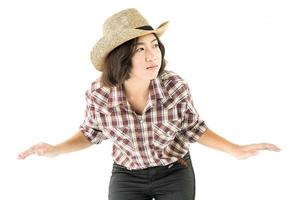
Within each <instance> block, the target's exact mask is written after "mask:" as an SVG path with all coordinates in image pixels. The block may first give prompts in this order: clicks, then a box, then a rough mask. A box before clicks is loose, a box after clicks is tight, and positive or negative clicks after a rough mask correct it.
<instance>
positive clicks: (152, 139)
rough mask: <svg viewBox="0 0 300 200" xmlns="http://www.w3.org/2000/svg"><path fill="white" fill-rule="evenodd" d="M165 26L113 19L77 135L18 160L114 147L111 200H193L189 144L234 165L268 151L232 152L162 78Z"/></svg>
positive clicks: (129, 14)
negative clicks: (224, 157) (106, 142)
mask: <svg viewBox="0 0 300 200" xmlns="http://www.w3.org/2000/svg"><path fill="white" fill-rule="evenodd" d="M167 25H168V22H165V23H162V24H161V25H160V26H159V27H158V28H157V29H155V30H154V29H153V28H152V27H151V26H149V24H148V22H147V21H146V19H145V18H144V17H143V16H142V15H141V14H140V13H139V12H138V11H137V10H136V9H126V10H123V11H121V12H119V13H116V14H114V15H113V16H111V17H110V18H108V19H107V20H106V22H105V23H104V26H103V37H102V38H101V39H100V40H99V41H98V42H97V43H96V45H95V46H94V48H93V50H92V52H91V60H92V63H93V65H94V66H95V67H96V69H98V70H99V71H101V72H102V74H101V77H100V78H99V79H98V80H96V81H94V82H93V83H92V85H91V88H90V89H89V90H87V92H86V100H87V106H86V112H85V119H84V121H83V123H82V124H81V125H80V128H79V131H78V133H76V134H75V135H74V136H73V137H71V138H70V139H68V140H66V141H64V142H62V143H60V144H57V145H50V144H47V143H40V144H36V145H34V146H32V147H30V148H29V149H27V150H25V151H24V152H22V153H20V154H19V158H20V159H24V158H26V157H27V156H29V155H31V154H36V155H40V156H50V157H52V156H57V155H59V154H63V153H67V152H73V151H77V150H81V149H84V148H87V147H89V146H91V145H92V144H99V143H101V142H102V141H103V140H106V139H111V140H112V141H113V150H112V157H113V160H114V164H113V170H112V176H111V180H110V185H109V199H110V200H120V199H122V200H126V199H128V200H129V199H130V200H131V199H145V200H146V199H147V200H151V199H153V198H155V199H156V200H168V199H170V200H171V199H172V200H193V199H194V198H195V175H194V171H193V165H192V162H191V157H190V154H189V144H190V143H192V142H198V143H200V144H203V145H206V146H208V147H211V148H213V149H218V150H221V151H224V152H227V153H229V154H231V155H233V156H234V157H236V158H238V159H244V158H247V157H250V156H253V155H256V154H257V153H258V152H259V151H260V150H272V151H279V148H278V147H276V146H275V145H273V144H269V143H260V144H250V145H237V144H234V143H231V142H229V141H227V140H226V139H224V138H222V137H220V136H218V135H217V134H216V133H214V132H213V131H212V130H210V129H209V128H208V127H207V126H206V124H205V123H204V121H203V120H202V119H201V118H200V117H199V114H198V112H197V110H196V109H195V107H194V105H193V101H192V98H191V94H190V90H189V87H188V85H187V83H186V82H185V81H184V80H183V79H182V78H181V77H180V76H179V75H177V74H176V73H174V72H172V71H168V70H165V67H166V62H165V59H164V55H165V48H164V46H163V44H162V43H161V41H160V40H159V37H160V36H161V35H162V34H163V33H164V31H165V30H166V28H167Z"/></svg>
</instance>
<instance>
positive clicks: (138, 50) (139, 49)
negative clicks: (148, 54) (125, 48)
mask: <svg viewBox="0 0 300 200" xmlns="http://www.w3.org/2000/svg"><path fill="white" fill-rule="evenodd" d="M143 50H144V48H138V49H136V52H141V51H143Z"/></svg>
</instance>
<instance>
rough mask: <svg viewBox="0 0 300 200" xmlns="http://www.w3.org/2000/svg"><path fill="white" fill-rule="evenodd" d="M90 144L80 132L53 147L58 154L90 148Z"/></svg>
mask: <svg viewBox="0 0 300 200" xmlns="http://www.w3.org/2000/svg"><path fill="white" fill-rule="evenodd" d="M91 145H92V143H91V142H90V141H89V140H88V139H87V138H86V137H85V136H84V135H83V133H82V132H81V131H79V132H77V133H76V134H75V135H73V136H72V137H71V138H69V139H68V140H66V141H64V142H62V143H60V144H57V145H54V147H55V149H56V151H57V153H58V154H63V153H69V152H73V151H79V150H81V149H85V148H87V147H89V146H91Z"/></svg>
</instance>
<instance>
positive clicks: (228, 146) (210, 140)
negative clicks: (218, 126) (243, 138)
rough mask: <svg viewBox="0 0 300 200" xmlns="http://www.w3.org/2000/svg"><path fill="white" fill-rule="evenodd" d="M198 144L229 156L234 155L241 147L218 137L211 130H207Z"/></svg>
mask: <svg viewBox="0 0 300 200" xmlns="http://www.w3.org/2000/svg"><path fill="white" fill-rule="evenodd" d="M197 142H198V143H200V144H202V145H205V146H207V147H210V148H213V149H216V150H220V151H223V152H226V153H229V154H234V151H235V149H236V148H237V147H238V146H239V145H237V144H234V143H232V142H230V141H228V140H226V139H225V138H223V137H221V136H219V135H217V134H216V133H215V132H213V131H212V130H210V129H207V130H206V131H205V132H204V133H203V135H201V137H200V138H199V140H198V141H197Z"/></svg>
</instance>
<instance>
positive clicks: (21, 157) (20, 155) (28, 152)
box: [18, 148, 35, 159]
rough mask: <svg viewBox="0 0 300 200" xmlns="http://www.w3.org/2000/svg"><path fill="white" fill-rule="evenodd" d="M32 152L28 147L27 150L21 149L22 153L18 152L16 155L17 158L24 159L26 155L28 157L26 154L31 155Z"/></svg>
mask: <svg viewBox="0 0 300 200" xmlns="http://www.w3.org/2000/svg"><path fill="white" fill-rule="evenodd" d="M34 153H35V152H34V151H33V150H32V149H31V148H30V149H28V150H26V151H23V152H22V153H20V154H19V155H18V159H25V158H26V157H28V156H30V155H32V154H34Z"/></svg>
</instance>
